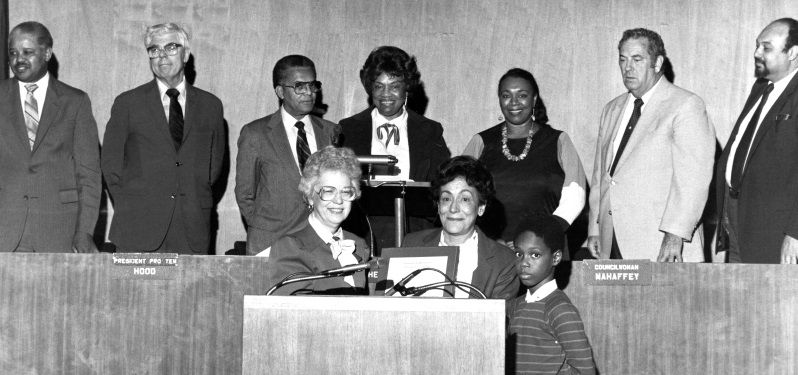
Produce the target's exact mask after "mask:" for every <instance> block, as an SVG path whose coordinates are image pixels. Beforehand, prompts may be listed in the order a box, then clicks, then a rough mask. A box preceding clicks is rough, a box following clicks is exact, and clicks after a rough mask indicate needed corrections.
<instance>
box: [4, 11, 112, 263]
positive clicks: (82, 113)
mask: <svg viewBox="0 0 798 375" xmlns="http://www.w3.org/2000/svg"><path fill="white" fill-rule="evenodd" d="M52 57H53V37H52V36H51V35H50V32H49V31H48V30H47V28H46V27H45V26H44V25H42V24H40V23H38V22H33V21H29V22H23V23H21V24H19V25H17V26H16V27H14V29H12V30H11V33H9V37H8V65H9V67H10V68H11V71H12V72H13V73H14V77H13V78H11V79H7V80H4V81H2V82H0V134H3V136H2V137H0V160H2V163H1V164H0V192H2V194H0V251H3V252H5V251H17V252H23V251H24V252H61V253H68V252H80V253H94V252H97V247H96V246H95V245H94V242H93V240H92V235H93V233H94V226H95V224H96V223H97V215H98V213H99V207H100V193H101V187H102V181H101V179H100V151H99V147H98V146H99V138H98V136H97V123H96V122H95V121H94V116H93V115H92V111H91V101H90V100H89V96H88V95H86V93H85V92H83V91H81V90H78V89H76V88H73V87H71V86H68V85H66V84H64V83H63V82H61V81H59V80H57V79H56V78H55V77H54V76H52V75H50V74H49V73H48V72H47V66H48V64H49V61H50V60H51V58H52Z"/></svg>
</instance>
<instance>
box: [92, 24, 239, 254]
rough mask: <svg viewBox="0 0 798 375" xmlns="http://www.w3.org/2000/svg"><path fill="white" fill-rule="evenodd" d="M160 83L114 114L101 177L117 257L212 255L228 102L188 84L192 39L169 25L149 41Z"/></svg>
mask: <svg viewBox="0 0 798 375" xmlns="http://www.w3.org/2000/svg"><path fill="white" fill-rule="evenodd" d="M144 45H145V47H146V52H147V53H146V54H147V57H148V58H149V61H150V69H151V70H152V73H153V74H154V75H155V79H154V80H152V81H150V82H148V83H146V84H144V85H142V86H139V87H137V88H135V89H133V90H130V91H128V92H125V93H122V94H121V95H119V96H118V97H117V98H116V100H115V101H114V105H113V107H112V108H111V119H110V120H109V121H108V126H107V127H106V131H105V137H104V140H103V148H102V170H103V174H104V175H105V181H106V183H107V185H108V190H109V191H110V192H111V198H112V199H113V203H114V217H113V221H112V223H111V231H110V234H109V238H110V240H111V241H112V242H113V243H114V244H115V245H116V246H117V251H118V252H142V251H144V252H169V253H181V254H207V253H208V245H209V238H210V220H211V210H212V209H213V196H212V194H211V186H212V185H213V183H214V182H215V181H216V179H217V178H218V177H219V174H220V171H221V167H222V161H223V157H224V150H225V146H226V145H225V133H224V115H223V110H222V102H221V101H220V100H219V99H218V98H217V97H216V96H214V95H213V94H211V93H208V92H206V91H203V90H200V89H198V88H196V87H194V86H192V85H191V84H189V83H187V82H186V79H185V71H184V70H185V65H186V62H187V61H188V59H189V55H190V54H191V50H190V45H189V39H188V35H187V34H186V32H185V31H184V30H183V29H181V28H180V27H179V26H177V25H175V24H173V23H168V24H160V25H155V26H151V27H149V28H147V32H146V36H145V39H144Z"/></svg>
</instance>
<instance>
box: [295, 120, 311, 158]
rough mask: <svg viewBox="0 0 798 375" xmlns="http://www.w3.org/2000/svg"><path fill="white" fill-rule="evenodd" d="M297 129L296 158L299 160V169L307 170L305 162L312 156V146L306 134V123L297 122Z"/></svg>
mask: <svg viewBox="0 0 798 375" xmlns="http://www.w3.org/2000/svg"><path fill="white" fill-rule="evenodd" d="M294 126H296V129H297V137H296V156H297V159H299V169H301V170H304V169H305V162H306V161H308V157H309V156H310V146H308V135H307V134H306V133H305V123H303V122H302V121H297V122H296V124H294Z"/></svg>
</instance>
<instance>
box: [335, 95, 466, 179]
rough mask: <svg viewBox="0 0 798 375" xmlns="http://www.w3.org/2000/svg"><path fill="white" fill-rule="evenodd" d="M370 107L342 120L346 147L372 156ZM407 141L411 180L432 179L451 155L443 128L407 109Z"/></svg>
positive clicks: (343, 144)
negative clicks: (444, 137)
mask: <svg viewBox="0 0 798 375" xmlns="http://www.w3.org/2000/svg"><path fill="white" fill-rule="evenodd" d="M373 110H374V107H369V108H367V109H366V110H364V111H363V112H360V113H358V114H356V115H354V116H352V117H349V118H345V119H343V120H341V134H342V137H341V138H342V144H341V145H342V146H344V147H349V148H351V149H352V150H354V151H355V154H357V155H371V136H372V133H373V132H372V131H371V129H372V128H371V112H372V111H373ZM407 141H408V146H409V148H410V179H412V180H414V181H431V180H432V178H433V177H435V173H436V172H437V169H438V166H439V165H440V164H441V163H443V162H444V161H446V160H447V159H449V158H450V157H451V153H450V152H449V147H447V146H446V140H444V139H443V127H442V126H441V124H440V123H438V122H435V121H432V120H430V119H428V118H426V117H424V116H422V115H419V114H418V113H415V112H413V111H411V110H407Z"/></svg>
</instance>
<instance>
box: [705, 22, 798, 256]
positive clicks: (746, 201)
mask: <svg viewBox="0 0 798 375" xmlns="http://www.w3.org/2000/svg"><path fill="white" fill-rule="evenodd" d="M754 68H755V70H754V73H755V75H756V77H757V80H756V83H754V86H753V88H752V89H751V94H750V95H749V96H748V100H747V101H746V102H745V106H744V107H743V111H742V113H741V114H740V117H739V118H738V119H737V123H736V124H735V125H734V130H732V133H731V136H730V137H729V141H728V143H727V144H726V148H725V149H724V150H723V154H722V155H721V158H720V161H719V163H718V169H717V176H718V178H717V193H718V208H719V209H721V212H720V215H719V217H720V219H721V226H720V232H719V233H718V239H719V241H718V250H728V254H727V256H728V262H730V263H741V262H742V263H788V264H798V207H796V204H798V75H796V73H795V72H796V70H798V21H796V20H795V19H793V18H782V19H779V20H776V21H773V22H772V23H771V24H770V25H768V26H767V27H766V28H765V29H764V30H762V32H761V33H760V34H759V37H757V39H756V49H755V50H754Z"/></svg>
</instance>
